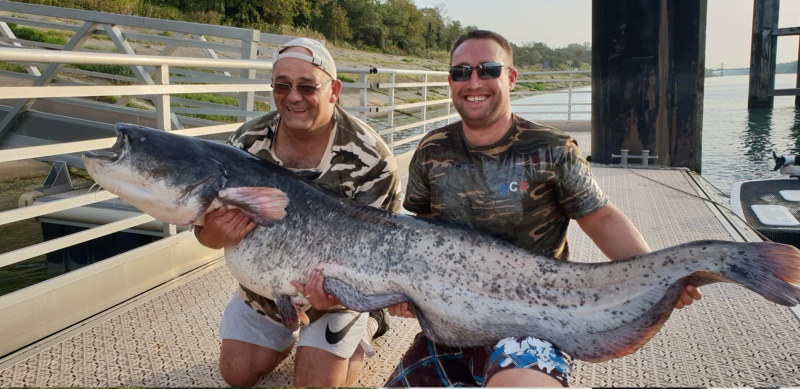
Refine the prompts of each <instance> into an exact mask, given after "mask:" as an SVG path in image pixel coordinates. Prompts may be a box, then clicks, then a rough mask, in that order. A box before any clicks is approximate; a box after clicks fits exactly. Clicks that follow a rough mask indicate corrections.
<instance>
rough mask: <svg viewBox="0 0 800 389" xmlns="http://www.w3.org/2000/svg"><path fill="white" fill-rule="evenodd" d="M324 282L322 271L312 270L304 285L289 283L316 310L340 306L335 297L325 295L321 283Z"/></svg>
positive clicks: (296, 282) (295, 281)
mask: <svg viewBox="0 0 800 389" xmlns="http://www.w3.org/2000/svg"><path fill="white" fill-rule="evenodd" d="M324 281H325V276H323V275H322V271H320V270H313V271H311V275H310V276H308V280H307V281H306V284H305V285H303V284H301V283H300V282H299V281H297V280H292V281H290V283H291V284H292V285H293V286H294V287H295V288H297V291H298V292H300V294H302V295H303V296H305V298H306V300H308V302H309V303H310V304H311V306H312V307H314V308H315V309H318V310H323V309H331V308H333V307H335V306H337V305H341V303H339V300H338V299H337V298H336V296H334V295H332V294H327V293H325V289H324V288H323V287H322V283H323V282H324Z"/></svg>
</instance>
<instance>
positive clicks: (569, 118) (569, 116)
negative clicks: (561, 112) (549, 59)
mask: <svg viewBox="0 0 800 389" xmlns="http://www.w3.org/2000/svg"><path fill="white" fill-rule="evenodd" d="M574 75H575V73H573V72H569V73H568V76H567V77H569V82H568V83H567V91H568V92H569V93H568V94H567V121H568V122H571V121H572V92H573V91H572V82H573V80H574V78H573V76H574Z"/></svg>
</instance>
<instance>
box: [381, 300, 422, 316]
mask: <svg viewBox="0 0 800 389" xmlns="http://www.w3.org/2000/svg"><path fill="white" fill-rule="evenodd" d="M387 310H388V311H389V314H390V315H392V316H397V317H406V318H409V319H413V318H415V317H417V315H415V314H414V311H412V310H411V306H410V305H409V304H408V303H400V304H396V305H392V306H391V307H389V308H387Z"/></svg>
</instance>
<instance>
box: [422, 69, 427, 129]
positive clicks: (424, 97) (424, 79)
mask: <svg viewBox="0 0 800 389" xmlns="http://www.w3.org/2000/svg"><path fill="white" fill-rule="evenodd" d="M422 83H423V84H425V86H423V87H422V102H423V103H424V102H426V101H428V73H425V74H423V75H422ZM427 118H428V106H427V105H423V106H422V121H423V122H424V121H425V120H426V119H427ZM426 127H427V125H425V124H423V125H422V133H423V134H424V133H425V128H426Z"/></svg>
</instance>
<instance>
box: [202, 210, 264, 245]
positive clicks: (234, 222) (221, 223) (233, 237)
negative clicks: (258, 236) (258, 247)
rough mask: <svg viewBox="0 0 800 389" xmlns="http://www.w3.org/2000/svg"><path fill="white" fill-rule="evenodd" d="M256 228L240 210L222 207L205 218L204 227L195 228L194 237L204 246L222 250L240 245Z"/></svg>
mask: <svg viewBox="0 0 800 389" xmlns="http://www.w3.org/2000/svg"><path fill="white" fill-rule="evenodd" d="M255 228H256V223H253V221H252V220H250V216H247V214H246V213H244V212H242V211H241V210H240V209H238V208H228V207H226V206H222V207H220V208H218V209H216V210H214V211H212V212H210V213H208V214H207V215H206V217H205V223H204V225H203V226H202V227H199V226H198V227H195V233H194V235H195V236H196V237H197V240H198V241H199V242H200V244H202V245H203V246H206V247H209V248H212V249H221V248H224V247H231V246H235V245H237V244H239V242H241V241H242V239H244V237H245V236H247V234H249V233H250V232H251V231H253V229H255Z"/></svg>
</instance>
